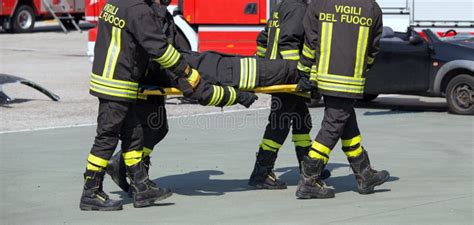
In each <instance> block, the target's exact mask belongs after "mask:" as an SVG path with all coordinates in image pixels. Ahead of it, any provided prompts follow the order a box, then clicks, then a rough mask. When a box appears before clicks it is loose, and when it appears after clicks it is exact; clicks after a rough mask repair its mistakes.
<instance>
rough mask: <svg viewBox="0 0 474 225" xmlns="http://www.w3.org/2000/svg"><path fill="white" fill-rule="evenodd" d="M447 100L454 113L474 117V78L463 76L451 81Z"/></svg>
mask: <svg viewBox="0 0 474 225" xmlns="http://www.w3.org/2000/svg"><path fill="white" fill-rule="evenodd" d="M446 100H447V102H448V106H449V110H450V111H451V112H452V113H455V114H460V115H474V77H473V76H470V75H467V74H461V75H458V76H456V77H454V78H453V79H452V80H450V81H449V83H448V87H447V88H446Z"/></svg>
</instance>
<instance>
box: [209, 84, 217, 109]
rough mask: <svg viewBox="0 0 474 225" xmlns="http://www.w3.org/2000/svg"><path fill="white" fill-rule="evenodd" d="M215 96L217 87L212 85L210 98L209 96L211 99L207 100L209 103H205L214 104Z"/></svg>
mask: <svg viewBox="0 0 474 225" xmlns="http://www.w3.org/2000/svg"><path fill="white" fill-rule="evenodd" d="M216 96H217V89H216V86H214V85H212V98H211V100H210V101H209V103H207V105H215V102H216Z"/></svg>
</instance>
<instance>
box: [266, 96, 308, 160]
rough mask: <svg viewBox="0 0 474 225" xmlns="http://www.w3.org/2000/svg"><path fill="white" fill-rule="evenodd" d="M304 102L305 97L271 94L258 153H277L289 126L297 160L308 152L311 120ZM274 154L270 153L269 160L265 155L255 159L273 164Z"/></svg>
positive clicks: (288, 130)
mask: <svg viewBox="0 0 474 225" xmlns="http://www.w3.org/2000/svg"><path fill="white" fill-rule="evenodd" d="M306 102H307V100H306V99H305V98H303V97H299V96H295V95H292V94H273V95H272V103H271V111H270V115H269V116H268V124H267V126H266V129H265V133H264V135H263V140H262V143H261V144H260V149H259V154H263V151H269V152H273V153H275V154H277V153H278V151H279V149H280V147H281V146H282V145H283V143H284V141H285V140H286V138H287V136H288V133H289V132H290V128H291V129H292V133H293V136H292V141H293V142H294V144H295V150H296V154H297V158H298V161H299V160H302V157H303V156H304V155H307V154H308V150H309V146H310V145H311V137H310V134H309V132H310V131H311V128H312V121H311V115H310V114H309V110H308V106H307V105H306ZM267 153H268V152H267ZM267 155H268V154H267ZM275 156H276V155H275ZM275 156H273V157H271V154H270V157H269V158H270V159H271V160H268V159H265V158H266V157H257V159H258V160H260V159H261V162H260V163H261V164H264V165H265V164H270V165H272V166H273V164H274V163H275V160H276V157H275ZM270 165H268V166H270Z"/></svg>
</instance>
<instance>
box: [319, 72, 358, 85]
mask: <svg viewBox="0 0 474 225" xmlns="http://www.w3.org/2000/svg"><path fill="white" fill-rule="evenodd" d="M319 80H321V81H326V82H332V83H341V84H351V85H359V86H363V85H364V84H365V78H354V77H349V76H341V75H335V74H318V81H319Z"/></svg>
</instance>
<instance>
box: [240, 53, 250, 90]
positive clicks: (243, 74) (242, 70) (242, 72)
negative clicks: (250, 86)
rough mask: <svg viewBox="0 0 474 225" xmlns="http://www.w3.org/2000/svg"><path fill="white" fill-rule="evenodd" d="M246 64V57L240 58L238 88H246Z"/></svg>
mask: <svg viewBox="0 0 474 225" xmlns="http://www.w3.org/2000/svg"><path fill="white" fill-rule="evenodd" d="M247 76H248V65H247V58H243V59H240V83H239V88H241V89H245V88H247V80H248V78H247Z"/></svg>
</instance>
